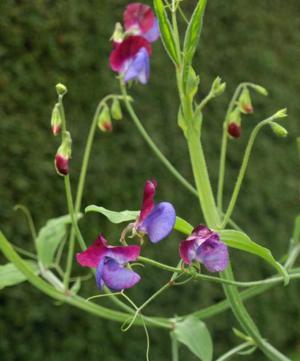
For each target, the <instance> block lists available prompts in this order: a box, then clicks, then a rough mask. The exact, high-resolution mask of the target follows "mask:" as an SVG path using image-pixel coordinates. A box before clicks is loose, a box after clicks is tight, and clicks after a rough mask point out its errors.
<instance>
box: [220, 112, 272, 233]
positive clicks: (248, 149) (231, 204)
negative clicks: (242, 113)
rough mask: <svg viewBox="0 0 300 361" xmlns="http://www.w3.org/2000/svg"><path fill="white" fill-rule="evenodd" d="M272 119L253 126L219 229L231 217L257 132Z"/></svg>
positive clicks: (223, 226)
mask: <svg viewBox="0 0 300 361" xmlns="http://www.w3.org/2000/svg"><path fill="white" fill-rule="evenodd" d="M273 119H274V118H273V116H271V117H269V118H267V119H265V120H263V121H261V122H260V123H258V124H257V125H256V126H255V128H254V129H253V131H252V133H251V135H250V138H249V141H248V144H247V147H246V150H245V154H244V158H243V161H242V165H241V168H240V172H239V175H238V177H237V180H236V183H235V186H234V190H233V192H232V196H231V199H230V202H229V205H228V208H227V211H226V213H225V215H224V219H223V222H222V224H221V225H220V228H221V229H223V228H225V226H226V224H227V222H228V220H229V218H230V217H231V215H232V212H233V210H234V207H235V203H236V201H237V198H238V195H239V192H240V189H241V185H242V182H243V180H244V176H245V174H246V170H247V166H248V162H249V158H250V155H251V151H252V148H253V145H254V141H255V138H256V136H257V134H258V132H259V131H260V129H261V128H262V127H264V126H265V125H267V124H269V123H271V122H272V120H273Z"/></svg>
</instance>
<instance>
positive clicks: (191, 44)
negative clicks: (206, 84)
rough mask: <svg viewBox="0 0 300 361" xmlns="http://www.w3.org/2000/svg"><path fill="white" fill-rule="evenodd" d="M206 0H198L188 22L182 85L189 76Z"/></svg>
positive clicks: (184, 84)
mask: <svg viewBox="0 0 300 361" xmlns="http://www.w3.org/2000/svg"><path fill="white" fill-rule="evenodd" d="M206 2H207V0H199V1H198V4H197V6H196V8H195V10H194V13H193V15H192V17H191V20H190V22H189V25H188V28H187V31H186V34H185V38H184V45H183V54H184V57H183V79H182V80H183V86H184V89H186V84H187V80H188V76H189V69H190V66H191V64H192V61H193V57H194V55H195V52H196V49H197V46H198V43H199V39H200V35H201V30H202V24H203V15H204V11H205V7H206Z"/></svg>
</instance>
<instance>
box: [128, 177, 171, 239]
mask: <svg viewBox="0 0 300 361" xmlns="http://www.w3.org/2000/svg"><path fill="white" fill-rule="evenodd" d="M156 186H157V182H156V181H155V180H152V181H150V180H147V181H146V184H145V188H144V196H143V202H142V208H141V212H140V215H139V217H138V219H137V220H136V222H135V224H134V231H135V232H137V233H139V234H141V235H144V234H146V235H147V236H148V237H149V239H150V241H151V242H152V243H157V242H159V241H161V240H162V239H163V238H165V237H167V236H168V235H169V234H170V233H171V232H172V229H173V228H174V225H175V221H176V212H175V209H174V207H173V205H172V204H171V203H169V202H160V203H157V204H155V203H154V196H155V191H156Z"/></svg>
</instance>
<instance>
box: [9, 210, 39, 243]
mask: <svg viewBox="0 0 300 361" xmlns="http://www.w3.org/2000/svg"><path fill="white" fill-rule="evenodd" d="M14 210H15V211H17V210H20V211H22V212H23V213H24V215H25V217H26V220H27V223H28V227H29V229H30V233H31V236H32V239H33V242H34V243H35V242H36V238H37V232H36V229H35V226H34V222H33V219H32V216H31V213H30V212H29V210H28V208H27V207H25V206H23V205H22V204H17V205H16V206H15V207H14Z"/></svg>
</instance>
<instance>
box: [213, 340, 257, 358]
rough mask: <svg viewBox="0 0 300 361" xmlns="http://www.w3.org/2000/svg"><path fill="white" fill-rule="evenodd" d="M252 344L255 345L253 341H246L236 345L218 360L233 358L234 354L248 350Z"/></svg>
mask: <svg viewBox="0 0 300 361" xmlns="http://www.w3.org/2000/svg"><path fill="white" fill-rule="evenodd" d="M250 346H253V343H251V342H244V343H242V344H241V345H239V346H236V347H234V348H232V349H231V350H229V351H228V352H226V353H224V355H222V356H221V357H219V358H217V360H216V361H227V360H229V359H231V356H234V355H236V354H238V353H239V352H241V351H243V350H246V349H247V348H248V347H250Z"/></svg>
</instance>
